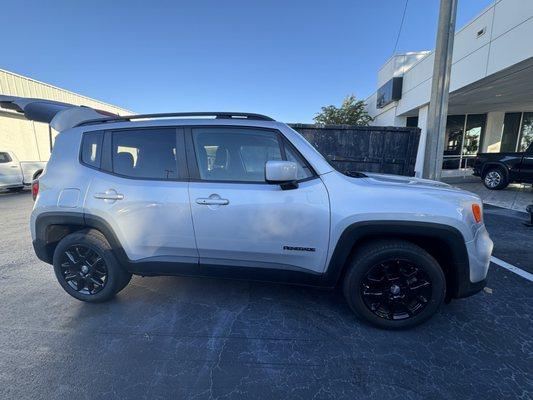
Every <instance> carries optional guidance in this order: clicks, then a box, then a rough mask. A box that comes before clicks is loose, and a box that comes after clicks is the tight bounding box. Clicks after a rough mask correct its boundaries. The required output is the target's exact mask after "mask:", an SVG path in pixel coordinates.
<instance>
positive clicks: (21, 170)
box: [0, 150, 46, 192]
mask: <svg viewBox="0 0 533 400" xmlns="http://www.w3.org/2000/svg"><path fill="white" fill-rule="evenodd" d="M45 165H46V162H44V161H19V159H18V158H17V156H16V154H15V153H13V152H12V151H8V150H0V189H7V190H9V191H13V192H15V191H19V190H22V189H24V186H25V185H30V184H31V182H32V181H33V180H34V179H37V178H38V177H39V176H40V175H41V173H42V172H43V169H44V167H45Z"/></svg>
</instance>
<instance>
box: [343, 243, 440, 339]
mask: <svg viewBox="0 0 533 400" xmlns="http://www.w3.org/2000/svg"><path fill="white" fill-rule="evenodd" d="M414 271H416V272H414ZM385 272H386V273H385ZM413 273H414V274H413ZM413 278H415V279H414V280H413ZM426 283H428V284H429V286H428V285H427V284H426ZM343 291H344V296H345V298H346V301H347V302H348V304H349V306H350V308H351V309H352V310H353V311H354V313H355V314H356V315H357V316H358V317H359V318H360V319H362V320H363V321H366V322H368V323H370V324H372V325H374V326H376V327H378V328H383V329H407V328H412V327H414V326H417V325H419V324H421V323H423V322H425V321H427V320H428V319H429V318H430V317H431V316H432V315H433V314H435V312H436V311H437V310H438V308H439V307H440V306H441V304H442V303H443V301H444V297H445V292H446V279H445V277H444V273H443V271H442V269H441V267H440V266H439V264H438V263H437V261H436V260H435V259H434V258H433V257H432V256H431V255H430V254H429V253H428V252H426V251H425V250H424V249H422V248H421V247H419V246H416V245H415V244H412V243H410V242H407V241H402V240H379V241H375V242H370V243H368V244H366V245H363V247H361V248H360V249H357V251H356V254H355V256H354V257H353V258H352V260H351V262H350V265H349V266H348V271H347V273H346V275H345V278H344V282H343ZM391 304H394V306H391ZM391 310H392V311H391Z"/></svg>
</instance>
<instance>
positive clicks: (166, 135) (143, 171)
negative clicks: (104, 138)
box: [112, 129, 178, 180]
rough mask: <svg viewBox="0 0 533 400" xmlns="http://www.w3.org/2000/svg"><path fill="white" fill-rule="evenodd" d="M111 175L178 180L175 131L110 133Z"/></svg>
mask: <svg viewBox="0 0 533 400" xmlns="http://www.w3.org/2000/svg"><path fill="white" fill-rule="evenodd" d="M112 143H113V145H112V162H113V172H114V173H116V174H118V175H123V176H126V177H131V178H143V179H158V180H167V179H169V180H171V179H177V178H178V163H177V159H176V130H175V129H139V130H128V131H120V132H113V139H112Z"/></svg>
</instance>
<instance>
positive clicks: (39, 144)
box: [0, 114, 55, 161]
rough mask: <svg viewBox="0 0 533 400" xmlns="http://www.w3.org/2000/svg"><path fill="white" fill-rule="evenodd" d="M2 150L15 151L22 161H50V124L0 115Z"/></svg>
mask: <svg viewBox="0 0 533 400" xmlns="http://www.w3.org/2000/svg"><path fill="white" fill-rule="evenodd" d="M54 136H55V133H54ZM0 150H10V151H13V152H14V153H15V154H16V156H17V157H18V159H19V160H20V161H48V158H50V141H49V135H48V124H43V123H40V122H33V121H28V120H26V119H24V118H21V117H19V116H8V115H6V114H0Z"/></svg>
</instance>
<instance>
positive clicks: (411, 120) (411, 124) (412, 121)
mask: <svg viewBox="0 0 533 400" xmlns="http://www.w3.org/2000/svg"><path fill="white" fill-rule="evenodd" d="M405 126H406V127H408V128H416V127H418V117H407V120H406V122H405Z"/></svg>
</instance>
